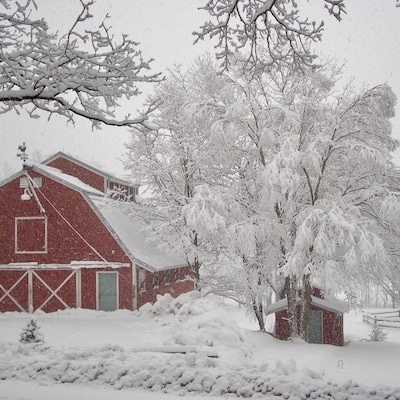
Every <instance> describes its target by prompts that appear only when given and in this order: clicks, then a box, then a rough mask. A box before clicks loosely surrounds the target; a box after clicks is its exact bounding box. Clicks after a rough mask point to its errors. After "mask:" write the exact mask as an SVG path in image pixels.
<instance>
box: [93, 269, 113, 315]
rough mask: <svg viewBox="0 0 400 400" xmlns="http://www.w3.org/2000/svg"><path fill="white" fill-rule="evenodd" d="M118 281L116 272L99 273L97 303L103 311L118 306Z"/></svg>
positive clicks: (111, 309)
mask: <svg viewBox="0 0 400 400" xmlns="http://www.w3.org/2000/svg"><path fill="white" fill-rule="evenodd" d="M117 286H118V282H117V273H116V272H99V273H97V304H98V307H97V308H98V309H99V310H102V311H115V310H116V309H117V308H118V290H117V289H118V287H117Z"/></svg>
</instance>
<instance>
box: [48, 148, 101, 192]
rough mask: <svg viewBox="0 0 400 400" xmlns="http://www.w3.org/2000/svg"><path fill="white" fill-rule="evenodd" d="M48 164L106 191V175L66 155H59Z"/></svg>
mask: <svg viewBox="0 0 400 400" xmlns="http://www.w3.org/2000/svg"><path fill="white" fill-rule="evenodd" d="M47 165H49V166H50V167H54V168H58V169H60V170H61V171H62V172H64V173H65V174H68V175H72V176H75V177H77V178H79V179H80V180H81V181H82V182H84V183H87V184H88V185H90V186H92V187H93V188H95V189H97V190H100V191H101V192H104V189H105V188H104V176H102V175H100V174H98V173H96V172H93V171H91V170H89V169H87V168H84V167H82V166H80V165H79V164H76V163H74V162H72V161H70V160H68V159H66V158H64V157H61V156H60V157H58V158H56V159H54V160H52V161H50V162H49V163H48V164H47Z"/></svg>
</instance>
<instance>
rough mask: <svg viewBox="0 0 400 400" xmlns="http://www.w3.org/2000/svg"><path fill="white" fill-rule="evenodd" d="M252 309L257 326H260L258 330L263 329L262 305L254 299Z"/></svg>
mask: <svg viewBox="0 0 400 400" xmlns="http://www.w3.org/2000/svg"><path fill="white" fill-rule="evenodd" d="M253 310H254V314H255V316H256V319H257V322H258V326H259V327H260V331H265V322H264V308H263V305H262V304H261V303H258V304H257V302H256V300H253Z"/></svg>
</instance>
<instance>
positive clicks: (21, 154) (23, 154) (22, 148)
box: [17, 142, 29, 164]
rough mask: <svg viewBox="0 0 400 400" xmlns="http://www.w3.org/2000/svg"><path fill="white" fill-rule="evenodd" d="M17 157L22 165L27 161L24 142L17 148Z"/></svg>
mask: <svg viewBox="0 0 400 400" xmlns="http://www.w3.org/2000/svg"><path fill="white" fill-rule="evenodd" d="M17 157H19V158H20V159H21V160H22V162H23V163H24V164H25V162H26V160H27V159H28V157H29V156H28V154H27V153H26V144H25V142H22V144H21V145H19V146H18V153H17Z"/></svg>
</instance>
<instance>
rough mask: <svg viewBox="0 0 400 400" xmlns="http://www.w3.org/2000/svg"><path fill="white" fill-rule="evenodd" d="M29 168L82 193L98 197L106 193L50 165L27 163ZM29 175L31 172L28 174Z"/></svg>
mask: <svg viewBox="0 0 400 400" xmlns="http://www.w3.org/2000/svg"><path fill="white" fill-rule="evenodd" d="M25 165H26V166H27V167H31V168H33V169H34V170H35V171H37V172H40V173H41V174H43V175H46V176H48V177H49V178H52V179H54V180H55V181H57V182H60V183H62V184H65V185H66V186H69V187H72V188H73V189H75V190H78V191H80V192H86V193H92V194H97V195H102V196H104V193H103V192H101V191H100V190H98V189H95V188H94V187H92V186H90V185H88V184H87V183H84V182H82V181H81V180H80V179H79V178H76V177H75V176H72V175H68V174H66V173H64V172H62V171H61V170H60V169H58V168H53V167H49V166H48V165H43V164H39V163H35V162H28V161H27V162H26V164H25ZM28 173H29V172H28Z"/></svg>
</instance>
